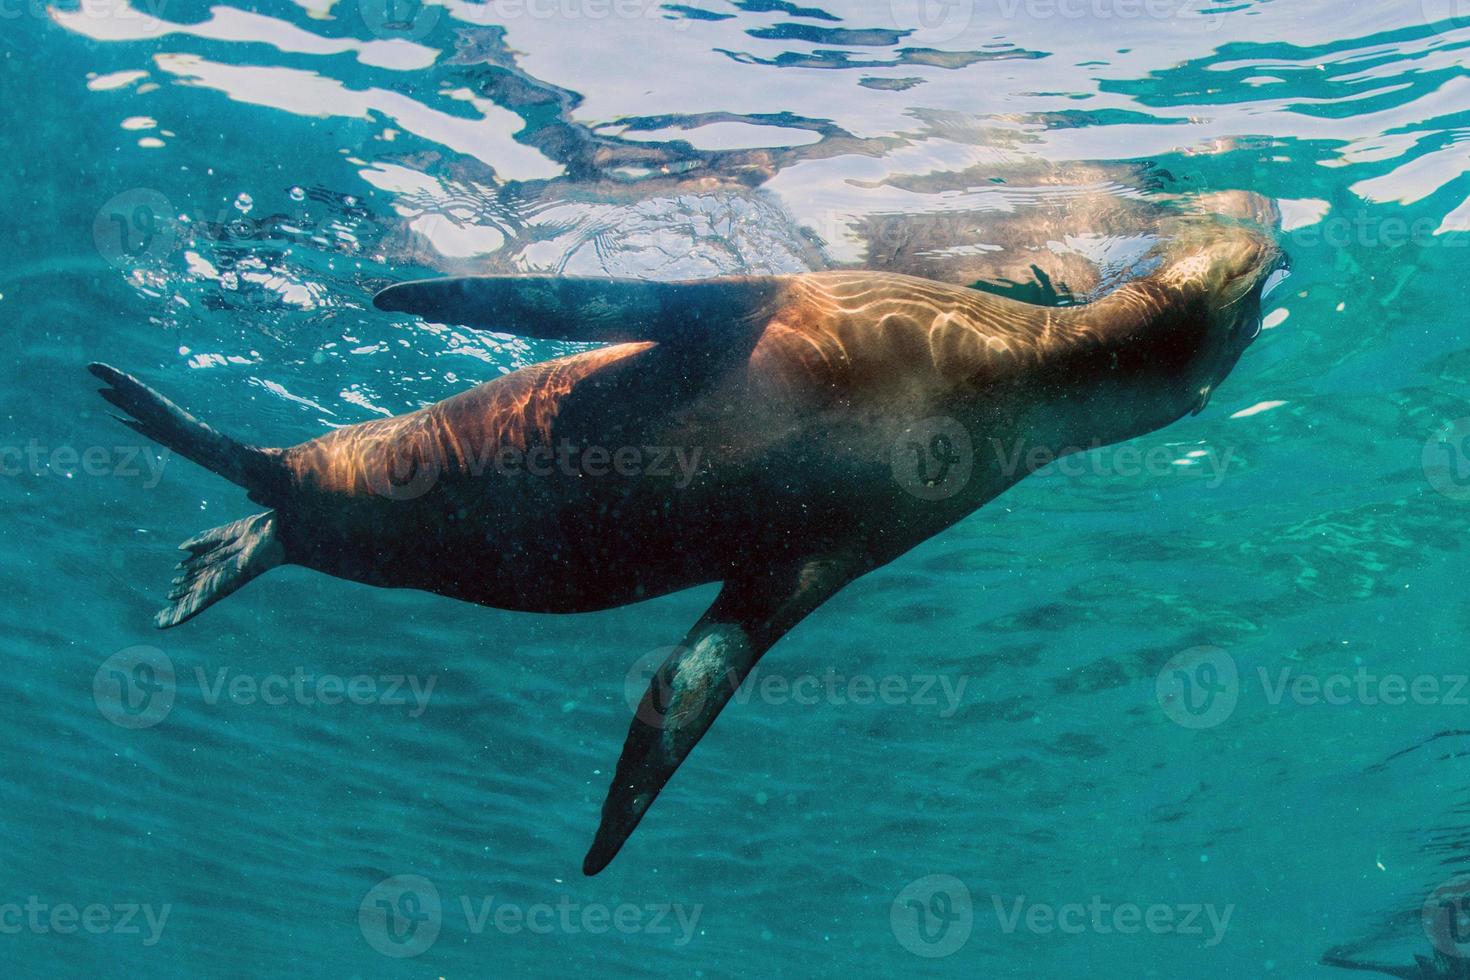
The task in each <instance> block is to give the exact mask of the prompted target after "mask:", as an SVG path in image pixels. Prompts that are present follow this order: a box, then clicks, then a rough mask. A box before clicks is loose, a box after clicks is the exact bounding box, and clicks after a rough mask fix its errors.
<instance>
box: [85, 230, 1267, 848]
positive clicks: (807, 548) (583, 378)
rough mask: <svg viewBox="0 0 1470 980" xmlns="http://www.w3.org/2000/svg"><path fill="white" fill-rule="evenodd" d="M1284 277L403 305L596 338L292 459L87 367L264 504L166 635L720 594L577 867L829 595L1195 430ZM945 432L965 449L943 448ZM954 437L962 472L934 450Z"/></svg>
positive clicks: (572, 293)
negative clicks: (421, 598)
mask: <svg viewBox="0 0 1470 980" xmlns="http://www.w3.org/2000/svg"><path fill="white" fill-rule="evenodd" d="M1277 254H1278V253H1276V251H1275V248H1274V246H1273V245H1272V244H1271V242H1270V238H1269V236H1268V235H1266V234H1265V233H1263V232H1262V231H1260V230H1258V229H1250V228H1247V227H1244V226H1239V225H1230V224H1211V225H1204V224H1186V225H1185V226H1183V227H1182V229H1181V230H1180V231H1179V233H1178V234H1177V235H1176V236H1175V237H1174V239H1173V240H1172V243H1171V244H1170V245H1169V246H1168V247H1167V249H1165V250H1163V251H1161V252H1160V253H1159V254H1158V255H1157V256H1155V257H1154V259H1153V261H1152V262H1151V267H1152V268H1153V270H1154V271H1152V272H1151V273H1150V274H1148V275H1146V276H1142V277H1140V278H1138V279H1137V280H1136V281H1134V282H1130V283H1128V284H1127V285H1125V286H1123V287H1121V288H1119V289H1117V290H1116V291H1115V292H1113V293H1111V294H1109V295H1108V296H1106V297H1105V298H1103V299H1102V300H1099V301H1097V302H1094V303H1091V304H1088V305H1086V306H1078V307H1071V308H1066V309H1058V308H1047V307H1039V306H1031V305H1028V304H1024V303H1020V302H1016V301H1014V300H1009V299H1005V298H1002V297H999V296H993V295H988V294H985V293H981V292H978V291H975V290H968V289H964V288H961V287H956V286H952V285H947V284H941V283H936V282H931V281H929V280H923V279H916V278H914V277H910V276H904V275H895V274H890V273H873V272H830V273H814V274H807V275H799V276H785V277H749V278H738V279H725V280H711V281H703V282H696V283H684V284H655V283H643V282H627V281H595V280H565V279H537V278H526V277H488V278H482V279H475V278H471V279H463V280H434V281H426V282H422V283H409V284H403V285H401V286H398V287H392V288H390V289H389V290H387V291H385V292H384V293H383V294H381V295H380V297H379V305H380V307H382V308H385V309H393V310H405V311H411V312H418V313H421V314H424V315H426V316H428V317H430V318H432V319H436V320H439V321H442V322H460V323H467V324H469V325H472V326H483V327H486V328H488V329H497V330H505V331H508V332H514V333H521V334H525V335H530V336H541V337H556V338H563V339H578V340H598V341H608V342H611V343H610V345H609V346H605V347H601V348H598V349H596V350H591V351H587V352H584V353H580V354H576V355H573V356H570V357H565V358H561V359H558V360H554V361H548V362H544V363H541V364H537V365H534V366H532V367H529V368H525V369H523V370H521V371H518V372H515V373H513V374H510V375H507V376H504V377H501V378H498V379H496V380H494V381H490V382H488V383H486V384H483V385H480V386H479V387H477V388H475V389H473V390H471V391H467V392H464V393H462V394H459V395H456V396H454V397H452V398H449V399H446V400H445V401H442V402H440V403H438V404H436V405H433V406H429V407H427V408H424V409H422V410H420V411H417V412H413V413H410V414H408V415H404V416H400V417H397V418H392V419H384V420H378V421H372V422H367V423H363V424H360V425H356V426H350V427H347V428H344V429H340V430H337V431H334V432H332V433H329V434H327V435H324V436H322V437H320V438H318V439H314V440H312V441H310V442H306V443H303V444H301V445H298V446H295V447H292V448H289V449H284V450H261V449H254V448H251V447H244V446H241V445H239V444H238V443H234V442H233V441H231V440H229V439H227V438H226V437H223V436H220V435H219V434H218V433H214V432H213V431H212V430H209V429H208V428H207V427H204V426H203V425H202V424H201V423H198V422H197V421H196V420H194V419H192V418H191V417H189V416H187V415H186V414H185V413H183V412H182V411H181V410H179V409H177V408H176V407H174V406H172V405H171V404H170V403H168V402H167V401H166V400H164V399H162V398H161V396H158V395H157V394H156V393H153V392H151V391H150V390H149V389H147V388H145V387H144V386H142V385H141V384H139V383H138V382H136V381H134V380H133V379H131V378H128V377H127V376H126V375H122V374H121V372H117V371H115V370H114V369H110V368H105V367H101V366H98V367H95V368H94V371H95V373H97V374H98V375H99V376H100V377H103V378H104V380H107V381H108V382H109V383H110V384H112V386H113V387H112V388H111V389H109V390H106V391H104V392H103V393H104V395H106V396H107V397H108V398H109V400H111V401H112V402H113V403H114V404H116V405H118V406H119V407H122V408H123V409H125V410H126V411H128V412H129V413H130V414H131V415H132V416H133V417H134V421H130V424H132V425H133V426H134V427H135V428H138V429H139V430H140V431H143V432H144V433H145V434H148V435H151V436H153V437H154V438H156V439H158V440H159V441H161V442H163V443H164V444H165V445H169V446H172V447H173V448H175V449H177V450H178V451H179V452H181V453H183V454H184V455H188V456H190V457H192V458H194V459H196V460H198V461H200V462H201V463H203V464H204V465H207V466H210V467H211V468H213V469H215V470H216V471H217V472H220V473H222V474H224V475H226V476H229V477H230V478H231V479H234V480H236V481H237V482H239V483H241V484H242V485H244V486H246V487H247V488H249V489H250V490H251V496H252V499H255V500H258V501H260V502H262V503H265V504H267V505H269V506H270V507H272V508H273V510H272V511H271V512H270V513H267V514H262V515H257V517H255V518H250V519H247V520H246V521H242V522H237V523H236V524H235V525H229V526H226V527H224V528H218V529H214V530H213V531H210V532H206V533H205V534H204V535H202V536H201V537H199V538H196V539H194V540H193V541H190V542H186V543H185V545H184V548H185V550H187V551H189V552H190V554H191V557H189V558H187V559H186V560H185V562H184V565H183V574H182V575H181V577H180V579H179V580H177V582H176V587H175V590H174V593H173V595H172V596H171V599H172V600H173V605H172V606H171V607H170V608H169V609H167V610H165V611H164V613H162V614H160V619H159V623H160V625H163V626H172V625H176V624H177V623H179V622H182V621H183V620H185V619H187V618H189V617H190V616H192V615H194V614H196V613H197V612H199V611H200V610H202V609H203V608H204V607H205V606H207V605H209V604H210V603H212V602H213V601H216V600H217V599H219V598H222V597H223V596H224V595H227V594H228V593H229V592H230V591H233V589H235V588H238V587H239V585H241V584H243V582H245V581H248V580H249V578H251V577H253V576H254V575H257V574H260V573H261V572H262V571H264V570H265V569H267V568H269V567H272V566H273V565H276V564H281V563H284V562H292V563H297V564H301V565H306V566H308V567H312V568H316V569H319V570H321V571H324V572H328V573H330V574H333V575H337V576H340V577H343V578H348V579H353V580H357V581H361V582H367V583H371V584H374V585H382V586H394V587H409V588H418V589H425V590H428V591H431V592H436V593H439V594H442V595H446V596H452V597H454V598H459V599H464V600H468V601H471V602H476V603H481V604H484V605H489V606H497V607H502V608H508V609H517V610H527V611H539V612H571V611H586V610H595V609H602V608H607V607H610V606H617V605H621V604H624V603H628V602H632V601H635V600H638V599H644V598H650V597H653V596H657V595H660V594H664V593H668V592H671V591H674V590H677V589H681V588H685V587H688V586H693V585H698V584H702V583H707V582H716V581H718V582H722V583H724V587H723V589H722V591H721V593H720V596H719V598H718V599H717V600H716V602H715V604H714V605H713V606H712V607H711V609H710V611H709V612H708V613H706V615H705V617H704V618H703V619H701V621H700V622H699V623H698V624H696V626H695V627H694V629H693V630H691V632H690V634H689V635H688V636H687V637H686V638H685V641H684V643H683V644H682V645H681V646H680V647H679V648H677V650H676V652H675V654H674V655H673V656H672V657H671V658H670V659H669V661H668V662H667V663H666V664H665V665H664V667H663V668H661V669H660V671H659V674H658V676H656V677H655V679H654V683H653V685H652V687H651V689H650V692H649V694H648V695H647V696H646V697H645V704H644V706H643V707H642V708H641V709H640V711H639V713H638V718H636V719H635V721H634V722H633V728H632V730H631V731H630V734H629V739H628V743H627V745H626V746H625V748H624V752H623V757H622V759H621V760H620V761H619V765H618V772H617V775H616V777H615V778H614V784H613V788H612V790H611V792H610V795H609V799H608V801H607V804H606V806H605V808H604V815H603V824H602V827H601V828H600V829H599V832H598V837H597V841H596V842H595V843H594V846H593V851H592V853H591V854H589V856H588V859H587V863H586V865H585V868H586V870H587V871H588V872H589V873H593V872H595V871H597V870H599V869H600V868H601V867H603V866H604V865H605V864H606V863H607V861H609V860H611V858H612V856H613V854H615V853H616V851H617V850H618V848H619V847H620V846H621V845H622V843H623V841H624V840H625V839H626V837H627V836H628V834H629V833H631V831H632V829H633V827H634V826H635V825H636V824H637V823H638V821H639V820H640V819H641V818H642V816H643V814H644V812H646V810H647V809H648V806H649V804H651V802H652V800H653V798H654V797H655V796H656V795H657V793H658V792H659V790H660V789H661V788H662V786H663V785H664V783H665V782H666V781H667V779H668V778H669V776H670V775H672V773H673V771H674V769H675V768H677V766H678V765H679V764H680V762H682V760H683V759H684V757H685V756H686V755H687V754H688V752H689V750H690V749H691V748H692V747H693V745H694V743H695V742H697V741H698V740H699V738H700V737H701V736H702V735H703V733H704V731H705V730H706V729H707V728H708V726H709V724H710V723H711V722H712V721H713V719H714V717H715V716H716V715H717V714H718V712H719V710H720V709H721V708H722V707H723V705H724V704H725V703H726V701H728V699H729V697H730V695H731V694H732V693H733V690H734V687H735V686H736V685H738V683H739V682H740V680H741V679H743V677H744V676H745V675H746V674H747V673H748V672H749V670H750V669H751V668H752V667H753V666H754V663H755V662H756V660H758V659H759V657H760V656H761V655H762V654H763V653H764V652H765V651H766V650H767V649H769V647H770V646H771V645H772V644H774V643H775V642H776V641H777V640H778V639H779V638H780V637H781V636H782V635H784V633H785V632H786V631H787V630H789V629H790V628H791V627H792V626H793V625H795V623H796V622H798V621H799V620H800V619H801V618H803V617H804V616H805V615H806V614H807V613H809V612H811V611H812V610H813V609H815V608H816V607H817V606H819V605H820V604H821V603H822V602H823V601H825V600H826V599H827V598H828V597H830V596H831V595H832V594H833V593H835V592H836V591H837V590H839V589H840V588H842V586H843V585H845V584H846V583H847V582H850V581H851V580H852V579H854V578H856V577H858V576H860V575H862V574H864V573H865V572H867V571H869V570H871V569H872V568H875V567H877V566H879V565H882V564H884V563H886V562H888V561H891V560H892V559H893V558H895V557H897V556H898V555H900V554H902V553H903V552H905V551H907V550H908V549H910V548H912V547H913V546H915V545H916V544H918V543H920V542H922V541H923V540H925V539H927V538H929V537H931V536H932V535H934V534H936V533H938V532H939V531H941V530H943V529H944V528H945V527H948V526H949V525H951V524H953V523H954V522H955V521H958V520H960V519H961V518H963V517H965V516H966V515H968V514H969V513H971V512H972V511H974V510H975V509H976V508H977V507H979V506H980V505H982V504H983V503H985V502H986V501H988V500H990V499H991V498H993V497H995V496H996V495H998V494H999V493H1001V492H1003V491H1004V490H1005V489H1006V488H1007V487H1009V486H1010V485H1011V484H1013V483H1014V482H1016V481H1017V480H1019V479H1021V478H1022V477H1024V476H1025V475H1026V473H1027V472H1028V466H1029V465H1036V464H1031V463H1028V462H1027V461H1029V460H1035V459H1047V458H1050V457H1052V456H1055V455H1057V454H1061V453H1064V452H1067V451H1069V450H1072V449H1076V448H1079V447H1087V446H1094V445H1101V444H1107V443H1111V442H1115V441H1117V440H1120V439H1124V438H1129V437H1132V436H1135V435H1139V434H1142V433H1144V432H1148V431H1152V430H1153V429H1156V428H1159V427H1160V426H1163V425H1166V424H1168V423H1169V422H1172V421H1173V420H1174V419H1176V418H1178V417H1179V416H1180V415H1182V414H1185V413H1186V412H1188V411H1190V410H1191V409H1194V408H1197V407H1198V406H1199V405H1200V404H1201V403H1202V401H1203V399H1204V398H1205V397H1207V396H1208V393H1209V391H1210V389H1211V387H1212V386H1213V385H1214V384H1216V383H1217V382H1218V381H1219V379H1220V378H1222V377H1223V376H1224V374H1225V373H1226V372H1228V371H1229V369H1230V368H1231V366H1233V364H1234V363H1235V360H1236V358H1237V357H1238V356H1239V354H1240V352H1241V350H1242V349H1243V348H1244V346H1245V345H1246V343H1248V342H1249V340H1250V338H1251V337H1253V336H1254V332H1253V331H1252V330H1251V328H1252V327H1253V326H1254V324H1255V323H1256V322H1258V316H1259V299H1260V288H1261V284H1262V281H1263V280H1264V278H1265V274H1266V272H1267V271H1268V270H1269V269H1270V268H1271V267H1272V266H1273V265H1274V262H1275V258H1276V255H1277ZM936 421H937V424H938V425H939V427H940V428H941V429H945V427H948V429H947V431H952V432H953V433H955V435H956V438H955V439H950V440H948V441H947V442H946V443H945V444H944V445H943V446H942V447H941V448H939V449H937V450H936V449H935V448H934V445H933V444H932V443H931V435H932V432H931V431H930V430H929V429H927V428H926V426H932V425H933V424H936ZM955 442H964V443H967V444H968V445H967V449H968V451H967V452H966V453H964V455H966V456H967V458H966V459H963V460H961V459H959V458H957V457H956V458H953V459H951V458H950V457H948V456H946V455H945V454H947V453H952V452H955V451H956V448H955V446H954V443H955ZM563 447H567V448H568V449H569V450H570V451H572V452H575V453H576V454H577V462H576V463H574V464H563V463H562V462H560V460H561V458H562V457H560V456H559V454H560V453H561V452H562V449H563ZM594 448H595V449H596V450H600V452H601V454H605V458H604V456H603V455H599V456H598V457H597V459H598V460H599V461H600V462H599V463H598V465H596V466H593V465H590V464H589V463H588V461H587V457H586V456H585V454H586V453H587V452H588V451H589V450H593V449H594ZM1033 450H1042V452H1040V453H1035V452H1033ZM620 452H621V453H623V457H622V458H623V460H624V464H622V465H619V464H618V462H617V461H618V459H619V455H618V454H619V453H620ZM909 452H913V454H914V457H913V459H912V460H908V459H907V458H906V457H905V454H906V453H909ZM630 453H632V454H634V455H636V457H637V458H636V464H635V465H632V466H629V465H627V461H629V460H632V459H633V455H629V454H630ZM660 453H662V454H664V455H663V456H662V465H661V466H658V467H656V466H655V464H656V462H657V459H658V454H660ZM680 454H682V459H683V460H684V461H685V462H689V461H694V462H696V463H697V465H696V466H694V467H693V468H692V469H688V470H685V469H682V468H680V467H679V466H678V465H677V464H676V463H675V462H671V461H676V460H677V459H678V458H680ZM930 456H932V457H933V458H932V459H930V458H929V457H930ZM1018 461H1019V463H1018ZM947 463H957V464H959V463H962V464H963V465H964V466H965V469H966V474H965V478H964V479H961V480H958V481H955V482H953V483H952V484H946V485H944V486H942V487H939V486H935V485H933V484H932V480H933V479H934V478H935V477H936V475H937V474H938V472H939V471H937V470H936V471H934V472H931V471H930V468H931V465H939V466H941V467H942V466H943V465H946V464H947ZM655 468H657V469H659V470H660V472H652V470H653V469H655ZM931 491H932V492H931Z"/></svg>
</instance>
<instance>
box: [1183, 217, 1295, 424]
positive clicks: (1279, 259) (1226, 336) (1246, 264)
mask: <svg viewBox="0 0 1470 980" xmlns="http://www.w3.org/2000/svg"><path fill="white" fill-rule="evenodd" d="M1202 252H1203V255H1204V257H1205V260H1206V261H1205V266H1204V272H1203V274H1202V277H1201V280H1202V282H1201V302H1200V310H1199V314H1198V315H1199V316H1200V317H1201V318H1202V320H1203V322H1204V330H1203V332H1202V334H1201V337H1200V349H1199V355H1198V361H1197V365H1196V368H1197V370H1196V378H1197V380H1198V381H1199V388H1200V389H1201V397H1200V403H1199V405H1197V406H1196V408H1195V411H1199V410H1200V409H1202V408H1203V407H1204V403H1205V402H1206V401H1208V400H1209V395H1210V392H1212V391H1213V390H1214V389H1215V388H1216V387H1217V386H1218V385H1219V384H1220V382H1221V381H1224V380H1225V377H1226V375H1228V374H1229V373H1230V371H1231V370H1232V369H1233V368H1234V367H1235V364H1236V362H1237V361H1239V360H1240V355H1241V354H1242V353H1244V352H1245V349H1246V348H1247V347H1249V346H1250V344H1251V342H1252V341H1253V340H1255V339H1256V338H1257V337H1258V336H1260V334H1261V301H1262V296H1263V293H1264V291H1265V288H1266V285H1267V283H1268V282H1269V281H1270V280H1271V278H1272V276H1273V274H1274V273H1275V272H1277V270H1281V269H1284V268H1285V266H1286V256H1285V253H1283V252H1282V251H1281V249H1280V248H1279V247H1278V246H1277V244H1276V242H1275V240H1274V239H1273V238H1272V237H1271V236H1270V235H1269V234H1267V233H1266V232H1264V231H1262V230H1261V229H1259V228H1256V227H1254V226H1251V225H1236V226H1229V227H1226V228H1223V229H1218V230H1217V231H1216V232H1215V234H1214V236H1213V237H1212V238H1211V239H1210V240H1209V241H1208V243H1207V244H1205V245H1204V246H1203V247H1202Z"/></svg>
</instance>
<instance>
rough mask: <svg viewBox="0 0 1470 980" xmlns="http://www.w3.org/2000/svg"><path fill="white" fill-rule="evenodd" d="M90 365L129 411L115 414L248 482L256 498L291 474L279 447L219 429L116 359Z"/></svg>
mask: <svg viewBox="0 0 1470 980" xmlns="http://www.w3.org/2000/svg"><path fill="white" fill-rule="evenodd" d="M87 370H88V371H90V372H91V373H92V374H93V376H95V377H97V378H100V379H101V380H102V381H104V382H106V383H107V384H108V387H106V388H99V389H98V392H97V393H98V394H100V395H101V396H102V397H103V398H104V399H106V400H107V401H108V402H110V403H111V404H113V405H114V406H116V407H117V408H119V409H121V410H122V411H124V412H126V413H127V415H126V416H123V415H114V416H113V418H115V419H117V420H118V421H119V422H121V423H122V424H123V425H126V426H127V427H128V428H130V429H132V430H133V431H135V432H137V433H140V434H141V435H144V436H146V437H147V438H149V439H152V440H153V441H154V442H156V443H158V444H159V445H161V446H163V447H164V448H166V449H172V450H173V451H174V452H176V453H178V454H179V455H180V456H183V457H185V458H186V459H191V460H193V461H194V462H196V463H198V464H199V465H200V466H203V467H204V468H205V469H208V470H210V471H212V472H215V473H218V474H219V475H220V476H222V477H224V478H225V479H226V480H229V481H230V482H232V483H236V484H238V485H240V486H242V487H245V488H246V489H247V490H250V491H251V492H252V493H251V496H252V499H257V500H260V499H268V498H269V496H270V492H271V491H272V490H273V489H275V488H276V487H277V486H278V485H279V484H281V483H282V481H284V479H285V475H286V474H285V470H284V468H283V464H282V462H281V457H280V453H279V452H278V451H276V450H273V449H259V448H257V447H255V446H247V445H244V444H243V443H239V442H236V441H235V440H234V439H231V438H230V437H229V436H226V435H223V434H221V433H219V432H216V431H215V430H214V429H212V428H210V427H209V426H208V425H205V424H204V423H203V422H201V421H199V420H198V419H196V418H195V417H194V416H192V415H190V414H189V413H188V412H186V411H184V410H183V409H182V408H180V407H179V406H177V405H175V404H174V403H173V402H171V401H169V400H168V399H167V398H165V397H164V396H163V395H160V394H159V393H158V392H156V391H154V390H153V389H152V388H150V387H148V386H147V385H145V384H144V383H143V382H141V381H139V380H138V379H137V378H135V377H133V376H132V375H130V374H126V373H124V372H122V371H119V370H118V369H117V368H115V367H112V366H111V365H108V364H88V365H87Z"/></svg>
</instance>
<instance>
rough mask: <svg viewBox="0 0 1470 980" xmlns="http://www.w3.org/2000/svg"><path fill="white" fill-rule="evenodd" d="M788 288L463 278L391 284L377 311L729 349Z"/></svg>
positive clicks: (581, 337)
mask: <svg viewBox="0 0 1470 980" xmlns="http://www.w3.org/2000/svg"><path fill="white" fill-rule="evenodd" d="M783 288H784V280H783V279H782V278H780V277H777V276H736V277H731V278H724V279H701V280H698V281H696V282H648V281H645V280H642V279H579V278H575V277H566V276H464V277H460V278H450V279H421V280H418V281H416V282H403V283H399V284H398V285H396V286H389V287H388V288H387V289H384V290H383V291H382V292H380V293H378V294H377V295H376V296H374V297H373V305H374V306H376V307H377V308H378V309H380V310H392V311H397V312H403V313H412V314H415V315H417V316H421V317H423V318H424V319H426V320H430V321H433V322H434V323H457V324H463V325H464V326H467V327H475V328H477V329H480V330H492V331H495V332H496V333H509V334H515V335H517V336H521V337H540V338H543V339H546V340H575V341H597V342H614V343H616V342H624V341H637V340H654V341H658V342H659V343H679V342H681V341H699V340H703V339H705V338H710V339H715V340H718V341H721V342H725V343H728V342H730V341H732V340H733V341H737V342H738V340H739V339H740V336H741V334H742V333H746V334H749V333H751V332H752V331H757V330H759V329H760V328H763V327H764V326H765V323H766V320H768V319H769V318H770V316H771V314H772V313H773V312H774V311H775V309H776V305H777V301H778V297H779V296H780V294H781V292H782V290H783Z"/></svg>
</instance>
